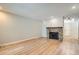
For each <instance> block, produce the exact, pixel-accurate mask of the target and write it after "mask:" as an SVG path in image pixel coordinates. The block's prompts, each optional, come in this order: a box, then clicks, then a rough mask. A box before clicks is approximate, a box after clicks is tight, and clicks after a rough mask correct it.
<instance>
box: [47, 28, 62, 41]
mask: <svg viewBox="0 0 79 59" xmlns="http://www.w3.org/2000/svg"><path fill="white" fill-rule="evenodd" d="M47 37H48V38H49V39H56V40H63V27H47Z"/></svg>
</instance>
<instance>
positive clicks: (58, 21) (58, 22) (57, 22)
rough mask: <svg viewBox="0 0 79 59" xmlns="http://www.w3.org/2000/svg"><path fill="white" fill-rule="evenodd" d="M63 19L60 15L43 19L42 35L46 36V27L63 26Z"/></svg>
mask: <svg viewBox="0 0 79 59" xmlns="http://www.w3.org/2000/svg"><path fill="white" fill-rule="evenodd" d="M63 25H64V21H63V19H62V18H61V17H60V18H59V17H57V18H51V19H48V20H43V25H42V36H43V37H47V30H46V27H63Z"/></svg>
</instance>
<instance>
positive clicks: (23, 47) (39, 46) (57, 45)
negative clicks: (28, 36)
mask: <svg viewBox="0 0 79 59" xmlns="http://www.w3.org/2000/svg"><path fill="white" fill-rule="evenodd" d="M0 54H1V55H68V54H69V55H71V54H79V43H78V40H76V39H65V40H64V41H62V42H61V41H59V40H53V39H47V38H38V39H33V40H27V41H25V42H22V43H18V44H16V45H9V46H5V47H2V48H0Z"/></svg>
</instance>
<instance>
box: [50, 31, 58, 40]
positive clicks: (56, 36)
mask: <svg viewBox="0 0 79 59" xmlns="http://www.w3.org/2000/svg"><path fill="white" fill-rule="evenodd" d="M49 39H57V40H58V39H59V33H58V32H49Z"/></svg>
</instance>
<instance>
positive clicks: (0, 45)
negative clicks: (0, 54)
mask: <svg viewBox="0 0 79 59" xmlns="http://www.w3.org/2000/svg"><path fill="white" fill-rule="evenodd" d="M36 38H40V37H32V38H28V39H23V40H19V41H14V42H9V43H3V44H0V47H3V46H7V45H11V44H16V43H21V42H23V41H26V40H31V39H36Z"/></svg>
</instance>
